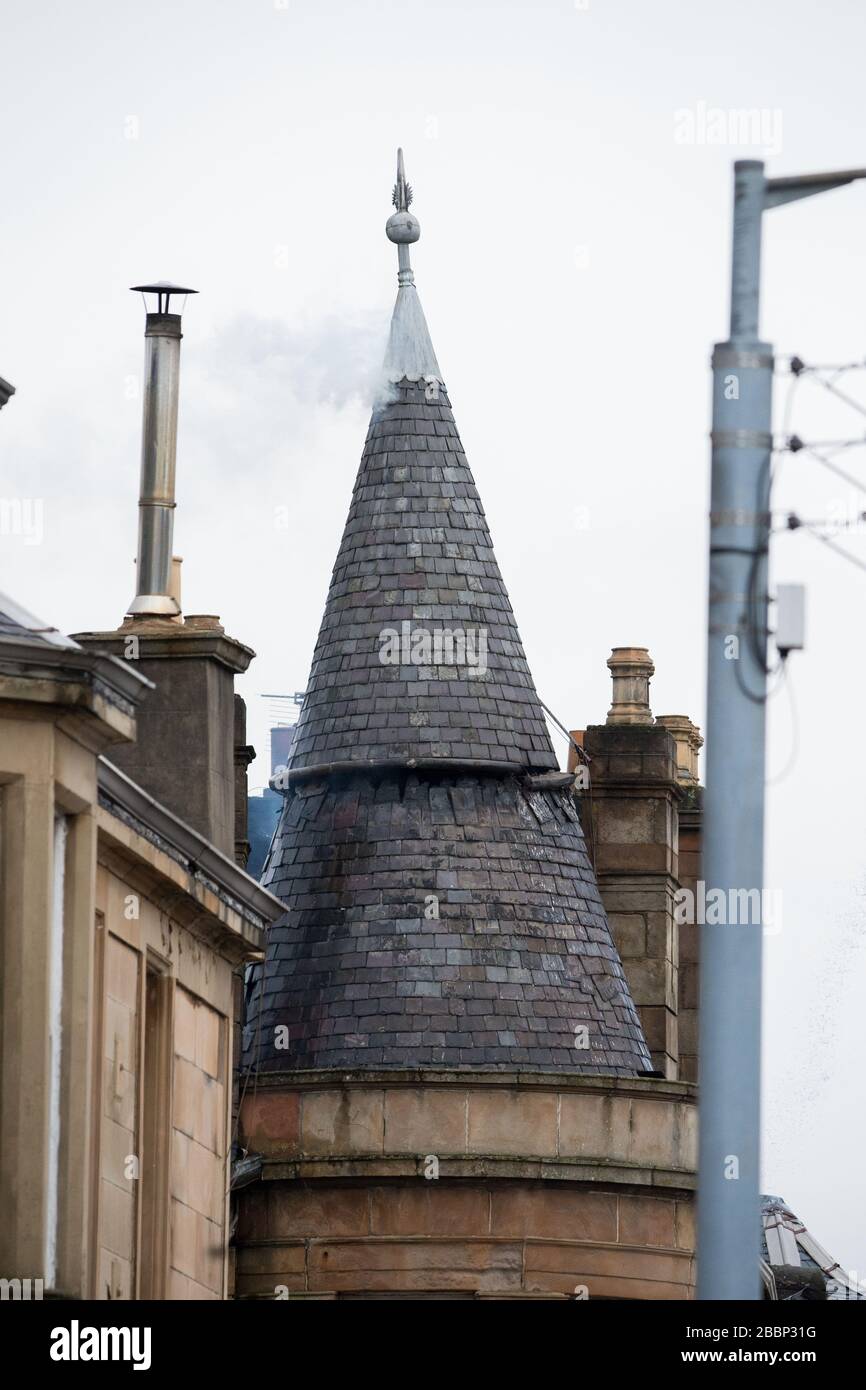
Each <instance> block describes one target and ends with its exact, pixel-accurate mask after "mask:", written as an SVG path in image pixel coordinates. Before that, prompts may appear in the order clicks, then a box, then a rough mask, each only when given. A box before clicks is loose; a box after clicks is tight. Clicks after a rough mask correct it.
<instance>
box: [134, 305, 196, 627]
mask: <svg viewBox="0 0 866 1390" xmlns="http://www.w3.org/2000/svg"><path fill="white" fill-rule="evenodd" d="M180 322H181V320H180V314H148V315H147V324H146V327H145V358H144V411H143V418H142V439H141V489H140V493H139V503H138V506H139V513H138V566H137V575H136V596H135V598H134V599H133V601H132V603H131V604H130V606H129V608H128V610H127V612H129V613H130V614H134V615H136V616H141V615H148V614H150V615H153V616H161V617H174V616H176V615H177V614H178V613H179V612H180V609H179V607H178V605H177V603H176V602H175V600H174V599H173V598H172V597H171V593H170V588H171V560H172V538H173V531H174V508H175V500H174V485H175V461H176V457H177V403H178V387H179V382H180V340H181V338H182V336H183V335H182V333H181V331H180Z"/></svg>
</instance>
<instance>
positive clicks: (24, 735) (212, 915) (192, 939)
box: [0, 599, 279, 1299]
mask: <svg viewBox="0 0 866 1390" xmlns="http://www.w3.org/2000/svg"><path fill="white" fill-rule="evenodd" d="M0 612H2V618H0V855H2V875H0V942H2V947H0V949H2V971H0V975H2V986H0V1006H2V1007H0V1012H2V1053H0V1128H2V1133H3V1145H2V1151H0V1207H2V1210H3V1212H4V1221H3V1223H2V1230H0V1272H2V1274H3V1276H4V1277H6V1278H11V1279H31V1280H41V1281H42V1282H41V1287H42V1289H43V1291H44V1292H45V1293H46V1294H54V1295H58V1296H66V1297H76V1298H97V1299H129V1298H135V1297H145V1298H146V1297H150V1298H222V1297H225V1295H226V1290H227V1276H228V1259H227V1252H228V1226H227V1212H228V1196H227V1190H228V1178H227V1175H228V1166H229V1146H230V1127H231V1116H232V1069H233V1049H232V1028H233V1009H234V983H235V977H236V972H237V970H238V969H239V968H241V967H242V966H243V964H244V962H248V961H252V960H255V959H257V958H258V957H259V956H260V954H261V951H262V948H263V944H264V936H265V928H266V926H267V924H268V923H269V921H271V920H273V918H274V917H275V916H276V915H277V913H278V911H279V905H278V904H277V903H275V902H274V900H273V899H272V898H271V896H270V895H269V894H268V893H267V892H266V891H265V890H264V889H262V888H261V887H259V886H258V885H257V884H255V883H254V882H253V881H252V880H251V879H249V878H248V877H247V875H246V874H245V873H243V871H242V870H241V869H239V868H238V867H237V866H236V864H235V862H234V859H233V858H231V859H230V858H229V857H228V856H227V855H225V854H223V853H222V852H221V851H220V850H219V849H217V848H216V847H215V846H214V845H212V844H211V843H210V842H209V841H207V840H206V839H205V838H204V837H203V836H202V835H201V834H200V833H199V832H197V831H196V830H194V829H193V828H192V827H191V826H190V825H189V824H187V823H186V822H184V821H182V820H181V819H180V818H179V817H177V816H175V815H174V814H173V813H172V812H170V811H169V810H168V809H167V808H166V807H164V806H162V805H161V804H160V803H158V802H157V801H155V800H154V798H152V797H151V796H149V795H148V794H147V792H145V791H144V790H143V789H142V788H141V787H140V786H138V785H137V784H136V783H134V782H132V781H131V780H130V779H129V778H128V777H126V776H125V775H124V774H123V773H122V772H121V771H120V770H119V768H117V767H116V766H115V765H114V764H113V763H112V762H111V761H109V757H108V755H110V754H112V753H113V752H114V751H115V749H117V748H118V747H122V746H124V745H125V744H128V743H130V742H131V741H132V740H133V739H134V737H135V733H136V717H137V711H138V707H139V703H140V702H141V701H142V700H145V699H147V697H148V694H149V693H150V688H151V687H150V682H149V681H148V680H147V678H146V677H144V676H142V675H141V673H140V672H139V671H138V670H137V669H136V667H135V664H134V662H127V661H121V660H118V659H117V658H116V657H113V656H111V655H107V654H104V653H102V652H92V651H87V650H85V649H84V648H82V647H81V646H80V645H79V644H78V643H76V642H74V641H72V640H71V639H70V638H67V637H64V636H62V635H61V634H60V633H58V632H56V631H55V630H54V629H51V628H49V627H46V625H45V624H44V623H40V622H38V621H37V620H36V619H34V618H32V617H31V616H30V615H29V614H27V613H24V612H22V611H21V610H20V609H19V608H18V607H17V605H15V604H13V603H12V602H11V601H10V600H8V599H3V600H2V601H0Z"/></svg>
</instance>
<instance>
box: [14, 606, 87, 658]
mask: <svg viewBox="0 0 866 1390" xmlns="http://www.w3.org/2000/svg"><path fill="white" fill-rule="evenodd" d="M3 637H7V638H11V639H12V640H13V641H15V642H26V643H28V644H32V645H34V646H42V647H68V648H69V649H70V650H72V651H80V650H81V649H80V647H79V646H78V643H77V642H73V640H72V638H71V637H67V636H65V634H64V633H62V632H60V631H58V629H57V628H56V627H50V626H49V625H48V624H47V623H43V622H42V621H41V620H40V619H39V618H36V617H34V616H33V614H32V613H29V612H28V611H27V609H26V608H22V607H21V605H20V604H18V603H16V602H15V601H14V599H11V598H9V596H8V595H7V594H0V638H3Z"/></svg>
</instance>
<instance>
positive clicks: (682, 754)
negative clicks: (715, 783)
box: [656, 714, 704, 787]
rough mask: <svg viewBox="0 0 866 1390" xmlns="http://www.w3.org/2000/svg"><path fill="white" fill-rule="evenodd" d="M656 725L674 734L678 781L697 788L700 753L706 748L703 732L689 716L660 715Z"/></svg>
mask: <svg viewBox="0 0 866 1390" xmlns="http://www.w3.org/2000/svg"><path fill="white" fill-rule="evenodd" d="M656 724H658V725H660V727H661V728H663V729H668V730H669V731H670V733H672V734H673V736H674V740H675V742H676V745H677V781H678V782H679V783H681V785H682V786H685V787H696V786H697V785H698V783H699V781H700V778H699V776H698V753H699V752H700V750H701V748H703V746H704V740H703V739H702V738H701V731H700V729H699V728H698V726H697V724H693V723H692V721H691V719H689V717H688V715H687V714H660V715H659V717H658V719H657V720H656Z"/></svg>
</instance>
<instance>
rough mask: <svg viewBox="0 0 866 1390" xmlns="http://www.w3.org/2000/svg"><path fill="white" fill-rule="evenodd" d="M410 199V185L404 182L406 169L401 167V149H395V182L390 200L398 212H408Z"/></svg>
mask: <svg viewBox="0 0 866 1390" xmlns="http://www.w3.org/2000/svg"><path fill="white" fill-rule="evenodd" d="M411 201H412V185H411V183H407V182H406V171H405V169H404V168H403V151H402V150H398V151H397V182H396V183H395V184H394V192H393V193H392V194H391V202H392V203H393V204H394V206H395V208H396V209H397V211H398V212H408V211H409V204H410V203H411Z"/></svg>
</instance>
